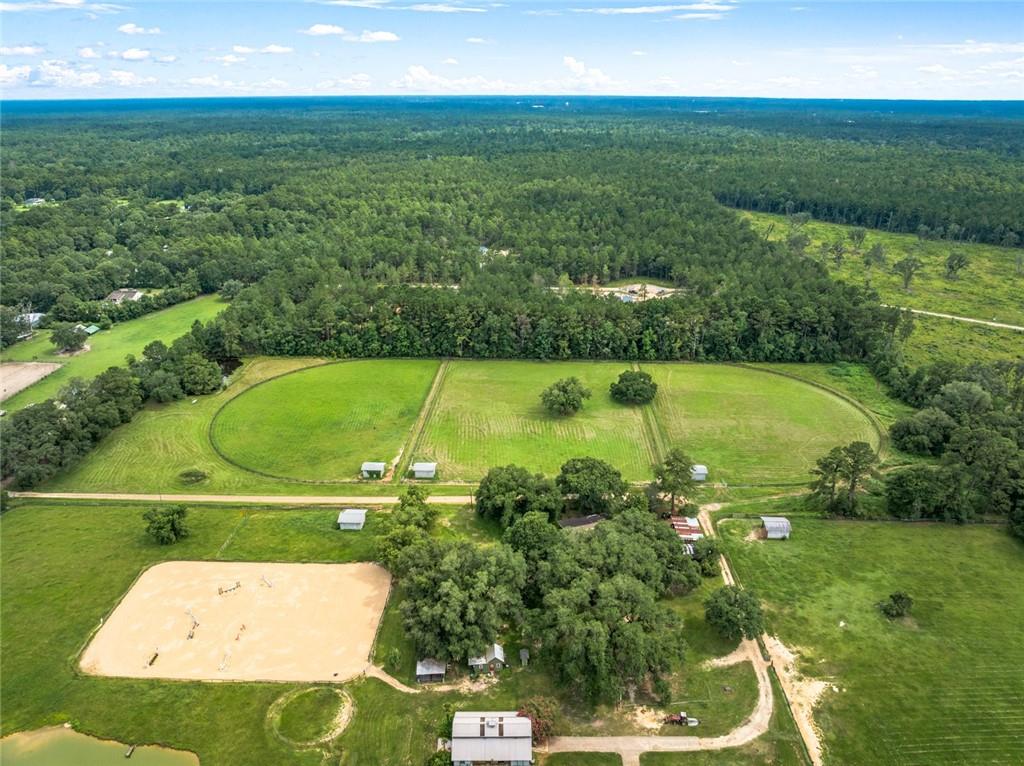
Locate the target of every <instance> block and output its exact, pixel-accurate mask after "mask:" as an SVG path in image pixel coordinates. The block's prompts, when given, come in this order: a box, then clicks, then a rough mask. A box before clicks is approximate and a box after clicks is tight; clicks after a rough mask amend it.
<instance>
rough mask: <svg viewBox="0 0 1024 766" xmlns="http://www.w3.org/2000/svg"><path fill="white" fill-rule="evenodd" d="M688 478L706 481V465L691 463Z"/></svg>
mask: <svg viewBox="0 0 1024 766" xmlns="http://www.w3.org/2000/svg"><path fill="white" fill-rule="evenodd" d="M690 478H691V479H693V480H694V481H707V480H708V467H707V466H706V465H691V466H690Z"/></svg>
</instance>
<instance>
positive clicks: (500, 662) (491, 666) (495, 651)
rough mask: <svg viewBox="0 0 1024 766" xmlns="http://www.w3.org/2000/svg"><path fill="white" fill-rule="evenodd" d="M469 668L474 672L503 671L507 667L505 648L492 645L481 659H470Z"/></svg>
mask: <svg viewBox="0 0 1024 766" xmlns="http://www.w3.org/2000/svg"><path fill="white" fill-rule="evenodd" d="M469 666H470V667H471V668H473V670H501V669H502V668H503V667H505V647H503V646H502V645H501V644H491V645H490V646H488V647H487V651H485V652H484V653H483V654H481V655H480V656H479V657H470V658H469Z"/></svg>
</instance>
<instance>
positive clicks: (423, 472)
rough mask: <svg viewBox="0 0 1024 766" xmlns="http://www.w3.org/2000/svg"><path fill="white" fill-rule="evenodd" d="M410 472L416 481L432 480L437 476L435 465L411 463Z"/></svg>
mask: <svg viewBox="0 0 1024 766" xmlns="http://www.w3.org/2000/svg"><path fill="white" fill-rule="evenodd" d="M411 470H412V475H413V477H414V478H416V479H433V478H434V477H435V476H437V463H413V464H412V469H411Z"/></svg>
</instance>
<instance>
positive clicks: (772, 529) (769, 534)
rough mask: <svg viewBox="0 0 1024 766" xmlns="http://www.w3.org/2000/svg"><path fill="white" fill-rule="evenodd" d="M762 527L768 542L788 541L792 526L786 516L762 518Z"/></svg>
mask: <svg viewBox="0 0 1024 766" xmlns="http://www.w3.org/2000/svg"><path fill="white" fill-rule="evenodd" d="M761 525H762V527H763V528H764V532H765V535H764V536H765V538H767V539H768V540H788V539H789V535H790V532H792V530H793V528H792V525H791V524H790V523H789V519H787V518H785V517H784V516H762V517H761Z"/></svg>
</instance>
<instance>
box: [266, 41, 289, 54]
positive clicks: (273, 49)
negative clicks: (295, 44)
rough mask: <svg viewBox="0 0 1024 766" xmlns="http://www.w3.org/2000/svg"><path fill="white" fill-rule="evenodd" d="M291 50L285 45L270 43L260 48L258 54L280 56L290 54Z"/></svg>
mask: <svg viewBox="0 0 1024 766" xmlns="http://www.w3.org/2000/svg"><path fill="white" fill-rule="evenodd" d="M292 50H293V49H292V48H289V47H288V46H286V45H277V44H276V43H271V44H270V45H265V46H263V47H262V48H260V53H270V54H282V53H291V52H292Z"/></svg>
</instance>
